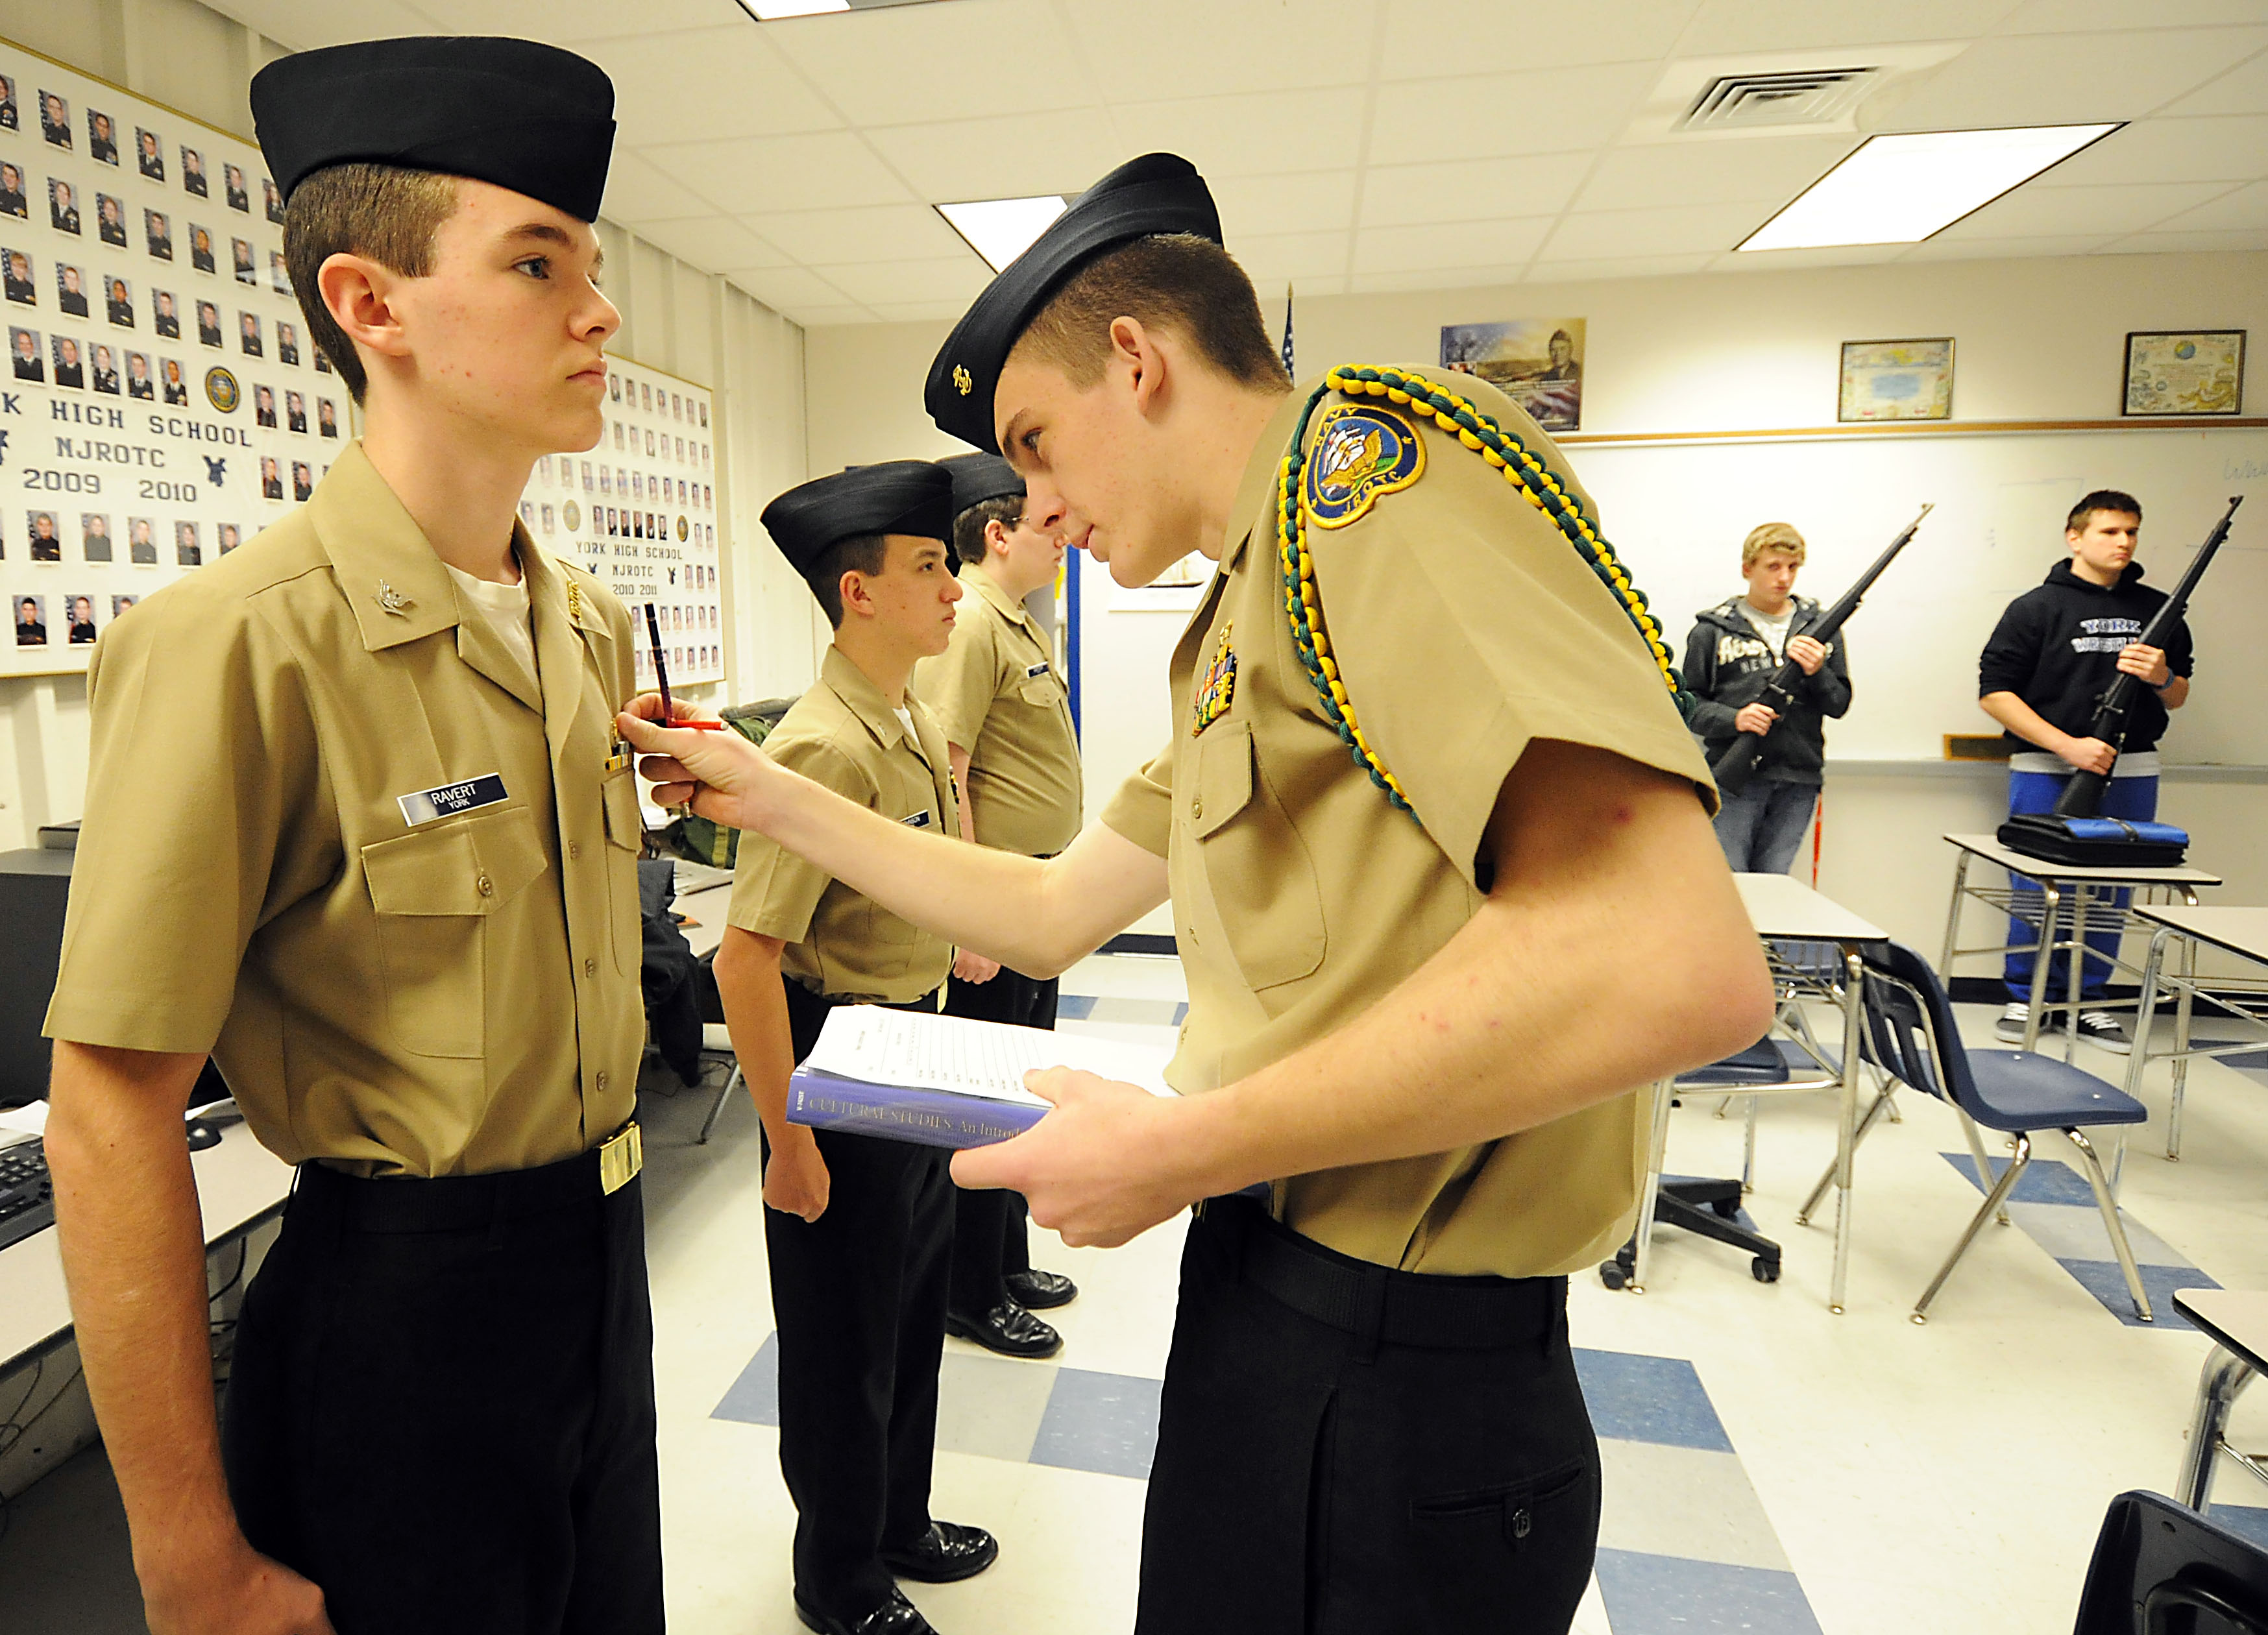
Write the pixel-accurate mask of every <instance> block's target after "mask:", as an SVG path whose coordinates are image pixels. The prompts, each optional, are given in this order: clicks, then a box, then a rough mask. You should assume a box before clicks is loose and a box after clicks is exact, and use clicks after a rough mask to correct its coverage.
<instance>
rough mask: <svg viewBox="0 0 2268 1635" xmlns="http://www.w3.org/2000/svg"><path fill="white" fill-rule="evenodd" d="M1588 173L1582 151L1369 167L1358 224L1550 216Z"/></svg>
mask: <svg viewBox="0 0 2268 1635" xmlns="http://www.w3.org/2000/svg"><path fill="white" fill-rule="evenodd" d="M1590 169H1591V156H1590V155H1589V154H1587V153H1543V154H1529V155H1528V156H1526V157H1524V158H1498V159H1457V160H1452V161H1450V162H1447V163H1445V164H1439V165H1373V166H1370V168H1369V169H1368V170H1366V172H1364V173H1363V181H1362V225H1364V226H1366V227H1394V226H1402V225H1407V224H1410V223H1413V222H1438V221H1470V220H1473V219H1475V218H1476V217H1492V216H1502V215H1507V214H1509V215H1520V216H1543V215H1550V214H1553V213H1556V212H1557V211H1559V210H1565V209H1566V207H1567V202H1568V201H1569V200H1570V199H1572V198H1573V197H1574V196H1575V189H1576V188H1580V187H1581V186H1582V184H1583V178H1584V177H1585V176H1586V175H1587V174H1588V173H1589V172H1590Z"/></svg>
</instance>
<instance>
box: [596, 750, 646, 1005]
mask: <svg viewBox="0 0 2268 1635" xmlns="http://www.w3.org/2000/svg"><path fill="white" fill-rule="evenodd" d="M600 798H601V799H602V800H603V801H604V803H605V806H606V808H607V924H608V926H609V927H610V928H611V929H612V934H613V937H614V943H615V969H616V970H617V971H620V972H621V973H622V975H623V976H637V974H638V971H639V968H641V966H642V965H643V964H644V960H645V923H644V912H643V910H641V909H640V907H639V904H638V881H637V860H638V854H639V853H640V852H641V851H644V849H645V822H644V819H642V818H641V817H640V816H639V815H638V803H637V775H636V774H635V773H633V772H631V771H630V770H629V769H627V768H625V769H624V770H622V771H620V772H617V773H615V774H614V775H612V776H611V777H608V779H607V781H606V784H604V786H603V787H602V788H601V790H600Z"/></svg>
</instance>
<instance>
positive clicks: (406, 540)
mask: <svg viewBox="0 0 2268 1635" xmlns="http://www.w3.org/2000/svg"><path fill="white" fill-rule="evenodd" d="M307 512H308V515H309V517H310V518H311V519H313V522H314V525H315V535H316V537H317V538H318V539H319V540H320V541H322V546H323V554H324V555H325V556H328V557H329V558H330V559H331V569H332V571H333V572H335V574H336V575H337V576H338V581H339V589H340V590H341V591H342V592H344V593H345V595H346V599H347V606H348V607H350V608H352V609H353V610H354V616H355V623H356V625H357V627H358V628H359V629H360V630H361V631H362V644H363V646H364V648H365V650H367V651H369V652H378V651H379V649H381V648H386V647H398V646H400V645H401V644H402V643H404V642H413V641H416V640H418V639H419V638H421V637H427V636H431V635H432V634H433V633H434V632H435V631H437V630H448V629H450V628H451V627H452V626H453V625H454V624H455V623H456V622H457V587H456V586H455V585H454V584H453V583H452V582H451V581H450V578H449V573H448V570H447V569H446V568H444V567H443V566H442V565H441V558H440V557H439V556H437V555H436V554H435V553H434V550H433V546H432V543H431V541H429V540H427V539H426V537H425V533H424V530H423V529H422V528H420V527H418V526H417V524H416V520H415V519H413V518H412V517H411V516H410V514H409V511H408V510H407V508H405V507H404V506H403V504H401V500H400V498H399V497H396V496H395V494H394V490H392V489H391V488H389V487H388V486H387V482H386V479H385V478H384V477H382V476H380V475H379V474H378V468H377V467H375V466H373V465H372V464H371V463H370V456H369V455H367V454H365V453H363V448H362V442H361V439H359V438H357V439H356V440H355V441H354V442H351V443H350V444H348V445H347V446H345V447H344V448H342V449H341V450H340V451H339V457H338V459H337V460H336V461H335V462H334V463H333V465H332V467H331V468H330V470H329V471H328V473H327V474H325V475H324V477H323V480H322V481H321V482H319V483H317V484H316V485H315V492H314V496H313V498H311V499H309V500H308V502H307ZM515 532H517V528H516V527H515ZM522 560H523V561H525V560H526V557H525V556H523V557H522ZM532 594H533V592H532V591H531V595H532Z"/></svg>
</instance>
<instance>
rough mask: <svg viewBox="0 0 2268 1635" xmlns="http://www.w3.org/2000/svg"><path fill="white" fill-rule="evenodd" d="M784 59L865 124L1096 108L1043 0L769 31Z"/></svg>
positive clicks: (982, 1)
mask: <svg viewBox="0 0 2268 1635" xmlns="http://www.w3.org/2000/svg"><path fill="white" fill-rule="evenodd" d="M762 27H763V30H764V34H765V37H766V38H767V39H768V40H769V41H770V42H771V44H772V45H773V46H774V47H776V48H777V49H778V51H779V52H780V54H781V55H783V56H784V57H786V58H787V59H788V60H789V61H790V62H792V63H794V64H795V65H796V66H797V67H798V68H799V69H801V70H803V71H804V73H805V74H806V75H807V76H808V77H810V80H811V82H812V84H813V85H814V86H815V87H816V88H817V89H818V91H819V92H820V93H821V95H822V96H824V97H826V98H827V99H828V100H829V101H830V102H832V103H833V104H834V105H835V106H836V107H837V108H839V109H841V110H842V112H843V115H844V116H845V117H846V118H848V119H850V120H851V122H853V123H855V124H860V125H917V124H922V123H924V122H931V121H938V120H951V119H961V118H965V117H966V116H967V115H968V114H970V113H971V112H976V111H981V110H983V108H984V107H986V106H987V105H988V104H998V105H1002V106H1005V107H1014V108H1016V109H1018V110H1020V111H1021V112H1024V113H1038V112H1042V111H1043V110H1046V109H1049V108H1073V107H1086V106H1090V105H1091V104H1092V103H1093V101H1094V92H1093V90H1092V88H1091V87H1092V85H1093V83H1094V80H1093V76H1092V75H1091V74H1090V73H1088V72H1087V71H1086V66H1085V64H1083V63H1082V62H1081V60H1080V58H1079V55H1078V54H1076V53H1075V52H1074V51H1073V50H1072V49H1071V42H1070V41H1069V39H1068V38H1067V37H1066V36H1065V35H1064V31H1063V29H1062V27H1061V26H1059V25H1058V24H1057V21H1056V18H1055V13H1054V11H1053V9H1052V8H1051V7H1050V6H1049V5H1047V4H1044V3H1043V0H954V4H951V5H901V6H890V7H887V8H883V9H880V10H876V11H851V12H845V13H840V14H834V15H828V16H823V17H802V18H788V19H786V20H784V21H782V22H777V23H767V24H764V25H763V26H762Z"/></svg>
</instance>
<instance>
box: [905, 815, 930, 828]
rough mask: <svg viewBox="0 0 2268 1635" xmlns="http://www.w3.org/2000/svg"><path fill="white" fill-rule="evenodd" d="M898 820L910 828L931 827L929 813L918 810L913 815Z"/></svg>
mask: <svg viewBox="0 0 2268 1635" xmlns="http://www.w3.org/2000/svg"><path fill="white" fill-rule="evenodd" d="M898 821H899V822H900V823H902V824H903V825H904V826H905V827H906V828H908V829H927V828H928V827H929V814H928V813H926V812H917V813H915V814H913V815H912V816H911V817H902V818H900V819H899V820H898Z"/></svg>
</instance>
